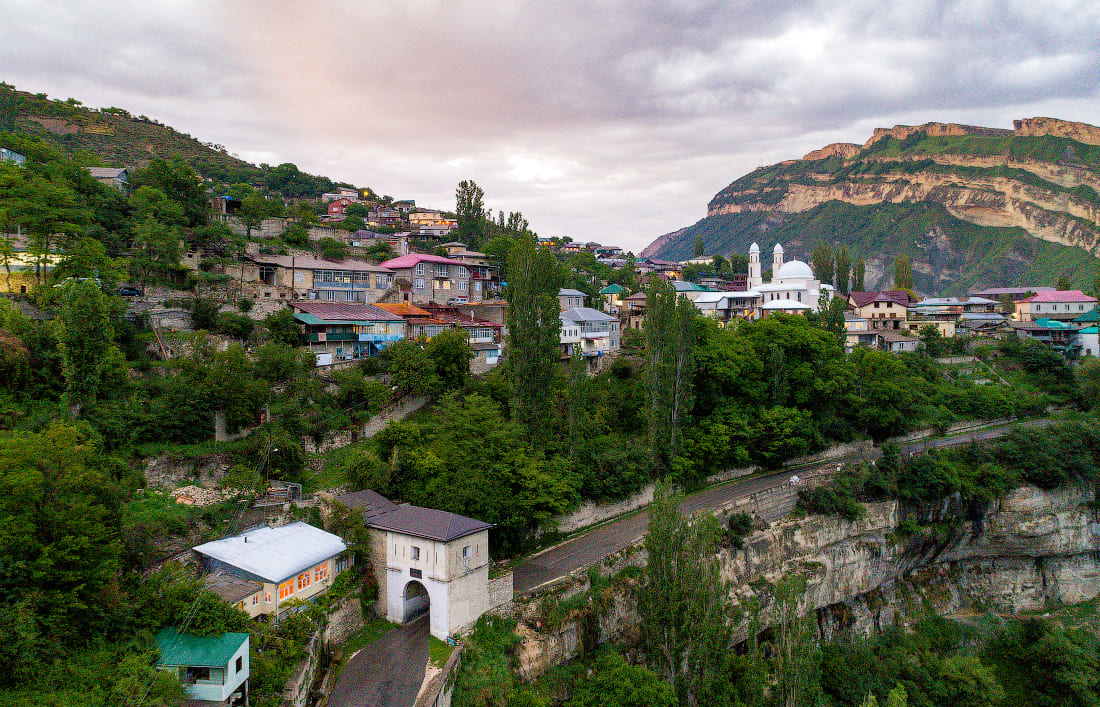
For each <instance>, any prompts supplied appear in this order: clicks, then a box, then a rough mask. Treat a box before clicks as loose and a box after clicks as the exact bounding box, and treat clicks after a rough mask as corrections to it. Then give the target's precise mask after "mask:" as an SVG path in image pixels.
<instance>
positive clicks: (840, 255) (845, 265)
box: [835, 245, 852, 295]
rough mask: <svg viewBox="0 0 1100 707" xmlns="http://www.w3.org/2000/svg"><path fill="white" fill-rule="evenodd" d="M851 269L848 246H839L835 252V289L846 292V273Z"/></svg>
mask: <svg viewBox="0 0 1100 707" xmlns="http://www.w3.org/2000/svg"><path fill="white" fill-rule="evenodd" d="M851 269H852V256H850V255H848V246H846V245H842V246H840V250H839V251H837V254H836V281H835V282H836V289H837V290H838V291H839V292H841V293H842V294H845V295H846V294H848V273H849V271H851Z"/></svg>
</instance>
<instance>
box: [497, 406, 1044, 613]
mask: <svg viewBox="0 0 1100 707" xmlns="http://www.w3.org/2000/svg"><path fill="white" fill-rule="evenodd" d="M1052 422H1054V421H1053V420H1050V419H1046V418H1044V419H1039V420H1029V421H1026V422H1016V423H1009V424H1005V425H1002V426H998V427H990V428H986V429H979V430H975V431H974V432H969V433H964V434H959V435H955V436H951V437H932V438H929V439H923V440H919V441H916V442H910V443H907V444H903V445H902V452H903V453H904V454H917V453H921V452H925V451H928V450H930V449H941V448H944V447H954V446H958V445H962V444H969V443H970V442H980V441H985V440H990V439H996V438H997V437H1001V436H1003V435H1005V434H1008V432H1010V431H1011V430H1013V429H1015V428H1017V427H1045V426H1046V425H1049V424H1050V423H1052ZM879 456H881V453H880V452H879V450H878V449H877V448H876V449H874V450H873V451H872V452H871V453H870V454H868V455H867V456H866V458H876V457H879ZM863 458H864V455H863V454H862V453H856V454H850V455H847V456H843V457H835V458H833V459H828V460H825V461H821V462H815V463H811V464H805V465H801V466H797V467H789V468H786V469H783V470H782V471H776V472H771V473H767V474H760V475H756V476H749V477H745V478H741V479H735V480H733V481H729V482H727V483H724V484H720V485H718V486H711V487H709V488H706V489H703V490H702V491H697V492H696V493H693V494H690V495H689V496H687V497H685V498H684V500H683V503H681V504H680V510H681V511H682V512H685V513H692V512H695V511H698V510H703V509H710V508H718V507H720V506H723V505H726V504H728V503H731V502H733V501H736V500H737V499H739V498H743V497H745V496H751V495H752V494H754V493H760V492H761V491H766V490H769V489H773V488H775V487H777V486H780V485H782V484H784V483H787V482H788V480H789V479H790V477H791V475H792V474H810V473H813V472H819V471H824V470H826V469H829V468H833V469H835V468H836V465H837V464H840V463H845V462H850V461H855V460H858V459H863ZM766 520H778V519H777V518H767V519H766ZM648 527H649V514H648V513H646V512H645V509H642V510H640V511H636V512H634V513H633V514H631V515H627V516H625V517H622V518H619V519H618V520H612V521H610V522H607V523H604V524H603V525H599V526H596V527H595V528H592V529H591V530H589V531H587V532H584V533H582V534H580V535H578V536H576V537H573V538H570V539H569V540H566V541H565V542H563V543H560V544H558V545H555V546H554V547H551V548H549V549H546V550H543V551H542V552H539V553H537V554H535V555H532V556H531V557H529V558H527V560H526V561H525V562H523V563H522V564H520V565H518V566H517V567H516V568H515V569H514V570H513V571H512V587H513V591H514V592H515V593H517V594H525V593H527V592H530V591H533V590H535V589H538V588H539V587H542V586H544V585H546V584H549V583H551V582H554V581H555V580H558V579H561V578H562V577H564V576H566V575H567V574H569V573H570V572H573V571H574V570H578V569H582V568H584V567H590V566H592V565H594V564H596V563H597V562H599V561H601V560H602V559H603V558H605V557H607V556H608V555H610V554H612V553H614V552H618V551H619V550H622V549H624V548H626V547H628V546H630V545H633V544H634V543H636V542H637V541H638V540H640V539H641V538H642V536H643V535H645V533H646V529H647V528H648Z"/></svg>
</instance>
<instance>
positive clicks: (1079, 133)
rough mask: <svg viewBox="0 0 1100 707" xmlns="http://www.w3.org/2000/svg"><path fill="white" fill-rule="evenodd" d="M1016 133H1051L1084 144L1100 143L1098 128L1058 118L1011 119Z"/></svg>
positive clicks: (1099, 129) (1099, 130)
mask: <svg viewBox="0 0 1100 707" xmlns="http://www.w3.org/2000/svg"><path fill="white" fill-rule="evenodd" d="M1012 127H1013V128H1015V132H1016V134H1017V135H1053V136H1054V137H1068V138H1070V139H1071V140H1076V141H1077V142H1083V143H1085V144H1086V145H1100V128H1098V127H1096V126H1095V125H1089V124H1088V123H1075V122H1073V121H1072V120H1061V119H1060V118H1023V119H1021V120H1014V121H1012Z"/></svg>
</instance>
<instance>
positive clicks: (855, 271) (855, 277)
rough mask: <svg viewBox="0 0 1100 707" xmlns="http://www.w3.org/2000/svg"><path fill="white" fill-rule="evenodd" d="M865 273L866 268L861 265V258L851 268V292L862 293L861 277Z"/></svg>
mask: <svg viewBox="0 0 1100 707" xmlns="http://www.w3.org/2000/svg"><path fill="white" fill-rule="evenodd" d="M866 272H867V266H866V265H864V264H863V258H860V259H859V260H857V261H856V264H855V267H853V268H852V292H863V291H864V285H863V277H864V275H865V274H866Z"/></svg>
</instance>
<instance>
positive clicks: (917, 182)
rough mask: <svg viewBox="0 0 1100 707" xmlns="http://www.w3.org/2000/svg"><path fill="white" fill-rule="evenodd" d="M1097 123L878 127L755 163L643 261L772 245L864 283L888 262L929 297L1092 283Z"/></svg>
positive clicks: (1097, 224) (1099, 199)
mask: <svg viewBox="0 0 1100 707" xmlns="http://www.w3.org/2000/svg"><path fill="white" fill-rule="evenodd" d="M1098 191H1100V128H1095V127H1093V126H1090V125H1086V124H1083V123H1070V122H1067V121H1061V120H1056V119H1050V118H1034V119H1026V120H1021V121H1016V129H1015V130H999V129H993V128H977V127H973V126H961V125H950V124H941V123H929V124H925V125H922V126H916V127H908V126H899V127H895V128H893V129H890V130H885V129H880V130H877V131H876V132H875V135H874V136H873V137H872V138H871V139H870V140H868V141H867V143H865V144H864V145H862V146H861V145H856V144H848V143H838V144H834V145H829V146H827V147H825V148H823V149H821V150H817V151H815V152H812V153H810V154H808V155H806V157H805V158H804V159H801V160H788V161H785V162H782V163H779V164H775V165H770V166H768V167H762V168H760V169H757V170H755V171H753V172H751V173H749V174H747V175H745V176H744V177H741V178H740V179H738V180H736V181H734V182H733V183H731V184H730V185H729V186H728V187H726V188H725V189H723V190H721V191H720V192H718V194H716V195H715V197H714V198H713V199H712V200H711V201H710V203H709V204H708V210H707V212H708V215H707V217H706V218H704V219H703V220H701V221H699V222H698V223H696V224H695V225H693V226H690V227H688V228H686V229H683V230H681V231H677V232H675V233H673V234H668V235H666V236H662V237H661V238H658V239H657V240H656V241H654V243H653V244H651V245H650V246H649V247H648V248H646V249H645V250H643V251H642V254H643V255H646V256H649V257H657V258H662V259H670V260H671V259H675V260H680V259H684V258H688V257H691V255H692V253H693V246H694V240H695V237H696V235H702V237H703V242H704V244H705V245H706V248H707V250H706V252H707V253H721V254H728V253H731V252H740V253H744V252H746V251H747V248H748V245H749V244H750V243H751V242H753V241H758V242H759V243H760V245H761V247H764V246H765V244H768V245H770V244H771V243H774V242H776V241H779V242H782V243H783V245H784V247H785V248H786V249H787V251H788V252H789V253H791V254H792V255H795V256H798V257H801V258H803V259H808V256H809V254H810V251H811V250H812V249H813V246H814V244H816V243H817V242H818V241H824V242H826V243H830V244H833V245H836V246H839V245H842V244H843V245H846V246H847V247H848V249H849V251H851V252H852V253H853V254H854V257H863V258H865V259H866V260H867V262H868V280H867V283H866V284H867V285H868V286H880V285H881V286H886V285H888V284H889V278H884V277H882V275H883V273H884V272H885V271H887V270H888V269H889V267H890V264H891V263H892V262H893V259H894V258H895V257H896V256H898V255H908V256H910V257H912V258H913V263H914V272H915V280H916V285H917V286H918V287H919V288H920V289H922V290H923V291H925V292H929V293H948V292H951V293H954V292H962V291H965V290H966V289H968V288H972V287H974V286H997V285H1015V284H1025V283H1031V284H1053V283H1054V282H1055V281H1056V280H1057V279H1058V278H1059V277H1062V276H1066V277H1068V278H1069V279H1070V281H1071V282H1073V283H1074V284H1076V285H1081V286H1091V284H1092V282H1093V279H1094V276H1095V272H1094V271H1095V269H1096V266H1097V264H1096V259H1095V257H1093V254H1095V253H1100V194H1098Z"/></svg>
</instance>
